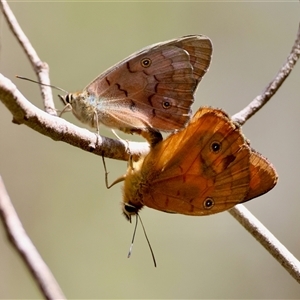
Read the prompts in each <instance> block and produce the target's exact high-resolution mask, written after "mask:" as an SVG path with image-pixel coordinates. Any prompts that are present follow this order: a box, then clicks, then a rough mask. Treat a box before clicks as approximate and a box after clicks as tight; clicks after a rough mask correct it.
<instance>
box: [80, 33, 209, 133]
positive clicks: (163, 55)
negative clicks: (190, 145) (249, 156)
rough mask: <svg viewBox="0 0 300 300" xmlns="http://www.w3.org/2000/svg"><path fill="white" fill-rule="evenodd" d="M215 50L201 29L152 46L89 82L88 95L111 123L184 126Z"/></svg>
mask: <svg viewBox="0 0 300 300" xmlns="http://www.w3.org/2000/svg"><path fill="white" fill-rule="evenodd" d="M211 55H212V44H211V41H210V40H209V39H208V38H207V37H205V36H201V35H192V36H185V37H182V38H180V39H175V40H171V41H167V42H163V43H158V44H155V45H152V46H149V47H147V48H144V49H143V50H141V51H140V52H138V53H135V54H133V55H131V56H129V57H128V58H126V59H125V60H123V61H122V62H120V63H118V64H116V65H115V66H113V67H112V68H110V69H108V70H107V71H106V72H104V73H103V74H101V75H100V76H99V77H98V78H96V79H95V80H94V81H93V82H92V83H91V84H89V85H88V86H87V87H86V89H85V90H86V92H87V94H88V101H90V102H91V103H93V105H95V107H96V110H97V115H98V118H99V121H100V122H101V123H104V124H105V125H107V126H109V127H112V128H120V129H122V128H140V129H144V128H145V127H146V128H155V129H156V130H162V131H170V130H174V129H178V128H182V127H183V126H184V125H185V124H186V122H187V121H188V120H189V119H190V113H191V110H190V106H191V105H192V103H193V101H194V96H193V94H194V92H195V90H196V88H197V85H198V83H199V82H200V81H201V79H202V77H203V76H204V74H205V73H206V71H207V70H208V67H209V64H210V60H211ZM124 131H126V130H124Z"/></svg>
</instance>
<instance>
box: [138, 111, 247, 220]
mask: <svg viewBox="0 0 300 300" xmlns="http://www.w3.org/2000/svg"><path fill="white" fill-rule="evenodd" d="M250 153H251V149H250V147H249V146H248V145H247V143H246V142H245V139H244V137H243V135H242V134H241V132H240V130H239V128H237V127H236V126H235V124H234V123H232V122H231V121H230V119H229V118H228V116H227V115H226V114H225V113H223V112H222V111H221V110H213V109H210V108H203V109H200V110H198V112H197V113H196V115H195V116H194V118H193V119H192V121H191V123H190V124H189V126H188V127H187V128H185V129H184V130H182V131H181V132H179V133H176V134H174V135H171V136H170V137H168V138H167V139H166V140H165V141H163V142H162V143H160V144H158V145H157V146H156V147H154V149H152V150H151V152H150V153H149V154H148V156H146V158H145V160H144V163H143V166H142V170H143V169H144V172H146V174H147V175H145V174H144V175H142V177H146V178H147V182H144V183H143V190H142V194H143V204H144V205H146V206H148V207H151V208H154V209H158V210H162V211H167V212H175V213H181V214H187V215H206V214H212V213H217V212H221V211H224V210H227V209H229V208H231V207H233V206H234V205H236V204H238V203H240V202H241V201H243V199H245V198H246V197H247V194H248V190H249V183H250V173H249V165H250V162H249V158H250ZM142 173H143V171H142Z"/></svg>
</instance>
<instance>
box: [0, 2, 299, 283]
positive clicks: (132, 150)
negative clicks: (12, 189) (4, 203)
mask: <svg viewBox="0 0 300 300" xmlns="http://www.w3.org/2000/svg"><path fill="white" fill-rule="evenodd" d="M0 4H1V8H2V10H3V12H4V15H5V17H6V19H7V22H8V24H9V26H10V28H11V30H12V31H13V32H14V34H15V36H16V37H17V39H18V41H19V42H20V44H21V46H22V47H23V49H24V50H25V52H26V54H27V56H28V58H29V60H30V61H31V63H32V65H33V67H34V69H35V71H36V73H37V75H38V77H39V79H40V81H41V82H43V83H47V84H49V82H50V80H49V79H48V66H47V65H46V64H45V63H42V62H41V61H40V59H39V57H38V56H37V54H36V52H35V50H34V49H33V48H32V46H31V44H30V42H29V41H28V39H27V37H26V36H25V34H24V33H23V31H22V30H21V28H20V26H19V24H18V23H17V21H16V19H15V17H14V16H13V14H12V12H11V11H10V9H9V7H8V5H7V2H6V1H4V0H1V2H0ZM299 57H300V26H299V29H298V33H297V39H296V41H295V43H294V46H293V48H292V50H291V53H290V54H289V56H288V58H287V62H286V63H285V64H284V65H283V67H282V68H281V69H280V71H279V72H278V74H277V75H276V76H275V78H274V79H273V80H272V81H271V83H270V84H269V85H268V86H267V87H266V89H265V91H264V92H263V93H262V94H261V95H259V96H257V97H256V98H255V99H254V100H253V101H252V102H251V103H250V104H249V105H248V106H247V107H245V108H244V109H243V110H242V111H240V112H239V113H237V114H235V115H234V116H233V117H232V119H233V120H234V121H236V122H238V123H239V124H241V125H242V124H244V123H245V122H246V121H247V120H248V119H249V118H250V117H251V116H252V115H254V114H255V113H256V112H257V111H259V110H260V109H261V108H262V107H263V106H264V105H265V104H266V103H267V102H268V101H269V100H270V99H271V97H272V96H273V95H274V94H275V93H276V91H277V90H278V89H279V88H280V86H281V85H282V83H283V82H284V80H285V79H286V78H287V76H288V75H289V74H290V72H291V71H292V69H293V67H294V66H295V64H296V62H297V60H298V59H299ZM41 88H42V89H44V88H45V91H47V87H42V86H41ZM47 93H48V92H45V94H43V98H44V99H48V100H44V101H45V102H44V103H45V108H46V111H49V112H51V113H52V114H53V109H54V104H53V102H52V94H49V93H48V94H47ZM46 94H47V95H48V96H47V97H49V98H47V97H46ZM49 95H50V96H49ZM0 99H1V101H2V102H3V103H4V104H5V105H6V107H7V108H8V109H9V110H10V111H11V113H12V115H13V121H14V122H15V123H18V124H25V125H27V126H29V127H30V128H32V129H34V130H35V131H38V132H39V133H42V134H44V135H46V136H48V137H50V138H52V139H53V140H56V141H58V140H59V141H64V142H66V143H69V144H71V145H73V146H76V147H79V148H81V149H83V150H85V151H89V152H93V153H94V154H98V155H104V156H106V157H110V158H114V159H123V160H128V158H129V154H135V155H142V154H145V153H147V151H148V146H147V144H146V143H133V142H129V143H128V144H127V143H126V142H124V141H119V140H112V139H109V138H105V137H101V136H98V135H96V134H93V133H91V132H90V131H88V130H85V129H82V128H79V127H77V126H75V125H73V124H71V123H69V122H67V121H65V120H64V119H61V118H58V117H54V116H51V115H49V114H47V113H45V112H43V111H41V110H39V109H38V108H36V107H35V106H33V105H32V104H31V103H30V102H29V101H28V100H27V99H25V97H24V96H23V95H22V94H21V93H20V92H19V91H18V90H17V88H16V87H15V85H13V84H12V82H11V81H10V80H8V79H7V78H5V77H4V76H2V75H1V74H0ZM0 197H1V198H3V196H1V195H0ZM1 198H0V201H1ZM1 212H2V210H1ZM230 213H231V214H232V215H233V216H234V217H235V218H236V219H237V220H238V221H239V222H240V223H241V224H242V225H243V226H244V227H245V228H246V229H247V230H248V231H249V232H250V233H251V234H252V235H253V236H254V237H255V238H256V239H257V240H258V241H259V242H260V243H261V244H262V245H263V246H264V247H265V248H266V249H267V250H268V251H269V252H270V253H271V254H272V255H273V256H274V257H275V258H276V259H277V260H278V261H279V262H280V263H281V264H282V265H283V266H284V267H285V268H286V269H287V270H288V272H289V273H290V274H291V275H292V276H293V277H294V278H295V279H296V280H297V281H298V282H300V279H299V278H300V275H299V274H300V272H299V270H300V266H299V261H298V260H297V259H296V258H295V257H294V256H293V255H292V254H291V253H290V252H288V250H287V249H286V248H285V247H284V246H282V245H281V244H280V242H279V241H278V240H276V238H275V237H274V236H273V235H272V234H271V233H270V232H269V231H268V230H267V229H266V228H265V227H264V226H263V225H262V224H261V223H260V222H259V221H258V220H257V219H256V218H255V217H254V216H253V215H251V213H250V212H249V211H248V210H247V209H246V208H245V207H244V206H242V205H239V206H237V207H235V208H233V209H231V210H230ZM4 221H5V222H6V221H7V220H6V219H5V220H4ZM6 226H7V231H8V232H10V231H12V229H13V228H12V229H11V228H10V227H11V226H16V225H15V224H11V223H6Z"/></svg>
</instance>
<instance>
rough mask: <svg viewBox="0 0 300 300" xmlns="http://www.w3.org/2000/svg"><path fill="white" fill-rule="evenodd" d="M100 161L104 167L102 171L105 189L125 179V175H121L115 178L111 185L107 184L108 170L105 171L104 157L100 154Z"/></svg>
mask: <svg viewBox="0 0 300 300" xmlns="http://www.w3.org/2000/svg"><path fill="white" fill-rule="evenodd" d="M102 162H103V167H104V171H105V185H106V188H107V189H110V188H111V187H112V186H114V185H115V184H117V183H119V182H122V181H124V180H125V177H126V175H123V176H121V177H119V178H117V179H116V180H115V181H114V182H113V183H112V184H111V185H109V184H108V172H107V168H106V164H105V159H104V156H103V155H102Z"/></svg>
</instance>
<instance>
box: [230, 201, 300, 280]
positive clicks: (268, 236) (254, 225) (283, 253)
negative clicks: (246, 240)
mask: <svg viewBox="0 0 300 300" xmlns="http://www.w3.org/2000/svg"><path fill="white" fill-rule="evenodd" d="M229 213H230V214H231V215H232V216H233V217H234V218H235V219H236V220H237V221H238V222H239V223H240V224H241V225H242V226H243V227H244V228H245V229H246V230H248V231H249V233H250V234H251V235H252V236H254V237H255V238H256V240H257V241H258V242H259V243H260V244H261V245H262V246H264V247H265V248H266V249H267V251H268V252H269V253H270V254H272V256H273V257H274V258H275V259H276V260H277V261H278V262H279V263H280V264H281V265H282V266H283V267H284V268H285V269H286V270H287V271H288V272H289V273H290V274H291V275H292V276H293V277H294V278H295V279H296V280H297V281H298V282H299V283H300V262H299V261H298V260H297V258H296V257H295V256H294V255H293V254H292V253H291V252H289V250H288V249H287V248H286V247H284V246H283V245H282V244H281V243H280V242H279V240H278V239H276V237H275V236H274V235H273V234H272V233H271V232H270V231H269V230H268V229H267V228H266V227H265V226H264V225H263V224H262V223H261V222H260V221H259V220H258V219H257V218H255V217H254V216H253V215H252V214H251V213H250V212H249V210H248V209H247V208H246V207H245V206H243V205H237V206H235V207H234V208H232V209H231V210H229Z"/></svg>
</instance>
